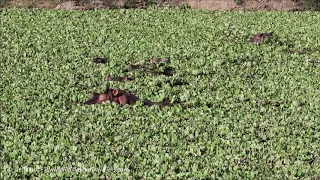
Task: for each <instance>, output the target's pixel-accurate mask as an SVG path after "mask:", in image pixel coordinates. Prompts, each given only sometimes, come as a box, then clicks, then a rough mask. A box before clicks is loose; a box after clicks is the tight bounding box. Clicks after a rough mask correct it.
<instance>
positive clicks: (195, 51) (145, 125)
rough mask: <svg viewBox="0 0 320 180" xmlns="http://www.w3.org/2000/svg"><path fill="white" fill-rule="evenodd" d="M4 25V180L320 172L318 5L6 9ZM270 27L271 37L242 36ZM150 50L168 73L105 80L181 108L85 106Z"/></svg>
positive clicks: (304, 175)
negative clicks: (166, 61) (293, 8)
mask: <svg viewBox="0 0 320 180" xmlns="http://www.w3.org/2000/svg"><path fill="white" fill-rule="evenodd" d="M0 20H1V24H0V39H1V41H0V50H1V54H0V58H1V60H0V62H1V131H0V135H1V147H0V152H1V156H0V157H1V158H0V164H1V173H0V176H1V179H16V178H33V177H40V178H41V179H43V178H51V177H65V178H66V177H79V176H80V177H82V178H85V177H91V178H93V179H98V178H105V177H110V178H116V177H119V178H126V177H128V176H129V177H132V178H134V179H135V178H138V177H145V178H148V179H149V178H150V179H154V178H161V177H162V178H164V177H166V178H187V177H189V178H191V177H192V178H200V177H206V178H221V179H240V178H244V179H260V178H262V179H266V178H270V179H273V178H281V177H282V178H289V179H292V178H299V179H300V178H301V179H304V178H310V179H317V178H319V177H320V172H319V169H320V145H319V141H320V133H319V132H320V120H319V117H320V90H319V84H320V63H319V61H320V57H319V55H320V52H319V49H320V36H319V34H320V32H319V27H320V14H319V13H311V12H241V11H239V12H209V11H196V10H168V9H151V10H112V11H107V10H106V11H104V10H102V11H86V12H82V11H77V12H70V11H53V10H52V11H50V10H49V11H44V10H24V9H4V10H3V11H2V12H1V15H0ZM270 31H273V33H274V34H275V35H276V36H277V38H278V41H273V40H270V41H264V42H263V43H261V44H251V43H248V42H247V41H248V40H249V39H250V37H251V36H252V35H254V34H257V33H259V32H270ZM288 50H290V52H293V53H288ZM298 51H304V52H305V53H306V54H299V53H296V52H298ZM93 57H108V58H110V62H109V63H107V64H94V63H92V58H93ZM150 57H169V58H170V61H171V66H173V67H174V68H175V71H174V75H173V76H171V77H167V76H155V75H153V76H152V75H150V76H143V74H142V73H141V72H138V71H137V72H130V73H129V75H130V76H134V77H135V78H136V79H135V81H130V82H112V83H111V87H113V88H121V89H127V90H130V91H131V92H134V93H135V94H137V95H138V96H139V97H140V98H142V99H150V100H153V101H162V100H164V99H166V100H169V101H171V102H173V103H175V102H185V103H184V104H183V105H175V106H173V107H157V106H152V107H146V106H142V103H141V102H139V103H137V104H136V105H134V106H127V105H125V106H120V105H118V104H115V103H111V102H106V103H104V104H98V105H92V106H88V105H84V104H83V102H84V101H86V100H87V99H88V98H89V96H90V94H91V93H92V92H93V91H96V92H100V91H102V90H103V88H104V86H105V85H106V82H105V79H106V76H107V75H108V74H111V75H114V76H124V75H125V74H124V73H123V72H122V70H123V69H124V67H126V65H128V64H129V63H135V62H138V61H143V60H147V59H149V58H150ZM174 80H185V81H188V82H189V85H184V86H176V87H171V86H170V85H169V82H172V81H174ZM186 106H188V108H185V107H186ZM59 167H60V168H62V169H59ZM70 167H73V168H74V169H66V168H70ZM63 168H65V169H63ZM81 168H83V169H81ZM84 168H87V169H84ZM90 168H91V170H90ZM59 170H60V172H59Z"/></svg>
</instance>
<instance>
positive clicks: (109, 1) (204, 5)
mask: <svg viewBox="0 0 320 180" xmlns="http://www.w3.org/2000/svg"><path fill="white" fill-rule="evenodd" d="M147 2H151V1H147V0H72V1H68V0H7V1H6V2H5V4H4V7H12V6H18V7H27V8H47V9H60V10H87V9H95V8H126V7H132V8H146V7H147V6H148V4H147ZM153 2H156V3H158V4H160V5H165V6H181V5H182V4H184V3H187V4H188V5H190V6H191V8H194V9H207V10H222V11H225V10H284V11H294V10H303V3H302V2H303V0H155V1H153Z"/></svg>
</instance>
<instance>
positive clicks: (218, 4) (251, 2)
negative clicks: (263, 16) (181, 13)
mask: <svg viewBox="0 0 320 180" xmlns="http://www.w3.org/2000/svg"><path fill="white" fill-rule="evenodd" d="M186 2H187V3H188V4H189V5H190V6H191V7H192V8H196V9H208V10H240V9H241V10H285V11H292V10H300V9H301V8H302V4H301V2H297V1H291V0H246V1H239V3H236V2H237V1H235V0H186Z"/></svg>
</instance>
